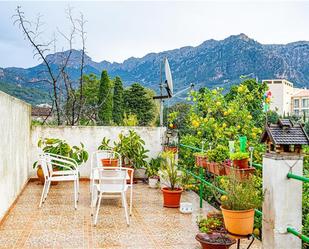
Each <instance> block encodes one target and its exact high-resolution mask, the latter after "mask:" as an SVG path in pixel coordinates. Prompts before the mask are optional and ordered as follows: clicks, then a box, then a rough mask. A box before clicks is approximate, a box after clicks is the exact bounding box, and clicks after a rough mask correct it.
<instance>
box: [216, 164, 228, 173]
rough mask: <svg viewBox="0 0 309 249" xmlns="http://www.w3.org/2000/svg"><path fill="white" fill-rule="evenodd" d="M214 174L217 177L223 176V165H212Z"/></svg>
mask: <svg viewBox="0 0 309 249" xmlns="http://www.w3.org/2000/svg"><path fill="white" fill-rule="evenodd" d="M214 174H215V175H218V176H224V175H226V173H225V167H224V165H223V164H221V163H216V164H215V165H214Z"/></svg>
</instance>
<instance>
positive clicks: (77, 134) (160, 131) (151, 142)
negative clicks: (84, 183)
mask: <svg viewBox="0 0 309 249" xmlns="http://www.w3.org/2000/svg"><path fill="white" fill-rule="evenodd" d="M129 129H134V130H135V131H136V132H137V133H138V134H139V135H140V136H141V137H142V139H143V140H144V141H145V148H146V149H148V150H149V151H150V152H149V153H148V154H149V157H150V158H151V157H156V156H157V155H158V153H159V152H160V151H161V150H162V138H163V135H164V132H165V129H166V128H158V127H117V126H116V127H112V126H74V127H68V126H66V127H62V126H60V127H47V126H37V127H35V126H34V127H32V130H31V151H30V164H29V174H30V177H31V176H35V171H34V170H33V169H32V164H33V162H35V161H36V160H37V156H38V153H39V152H40V150H39V149H38V147H37V142H38V140H39V139H40V138H59V139H64V140H66V141H67V142H68V143H69V144H70V145H79V143H80V142H82V143H83V144H84V145H85V147H86V150H87V151H88V152H89V155H91V154H92V152H93V151H95V150H97V148H98V146H99V145H100V143H101V141H102V139H103V137H107V138H109V139H110V140H111V144H113V142H114V141H117V140H118V134H120V133H121V132H128V130H129ZM80 172H81V176H82V177H89V173H90V159H89V160H88V162H87V163H86V164H85V165H83V166H81V167H80Z"/></svg>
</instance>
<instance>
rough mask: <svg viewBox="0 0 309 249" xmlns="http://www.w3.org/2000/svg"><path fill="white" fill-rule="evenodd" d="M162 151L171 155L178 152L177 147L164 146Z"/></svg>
mask: <svg viewBox="0 0 309 249" xmlns="http://www.w3.org/2000/svg"><path fill="white" fill-rule="evenodd" d="M163 149H164V151H171V152H173V153H175V154H176V153H177V152H178V147H177V146H164V148H163Z"/></svg>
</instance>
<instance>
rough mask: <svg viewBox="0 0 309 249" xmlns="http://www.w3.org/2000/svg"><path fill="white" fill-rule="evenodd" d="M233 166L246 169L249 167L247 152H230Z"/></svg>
mask: <svg viewBox="0 0 309 249" xmlns="http://www.w3.org/2000/svg"><path fill="white" fill-rule="evenodd" d="M231 160H233V166H234V167H235V168H239V169H246V168H248V167H249V164H248V162H249V153H248V152H235V153H232V154H231Z"/></svg>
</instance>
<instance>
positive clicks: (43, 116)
mask: <svg viewBox="0 0 309 249" xmlns="http://www.w3.org/2000/svg"><path fill="white" fill-rule="evenodd" d="M31 117H32V120H35V121H39V122H44V121H47V120H48V121H51V120H52V118H53V115H52V107H51V106H50V105H48V104H41V105H37V106H32V108H31Z"/></svg>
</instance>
